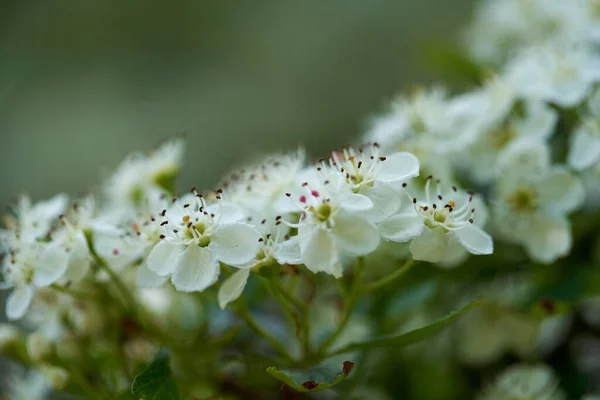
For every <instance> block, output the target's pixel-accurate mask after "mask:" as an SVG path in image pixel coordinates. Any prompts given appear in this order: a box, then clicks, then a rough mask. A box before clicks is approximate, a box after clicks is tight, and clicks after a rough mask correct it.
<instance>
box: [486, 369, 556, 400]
mask: <svg viewBox="0 0 600 400" xmlns="http://www.w3.org/2000/svg"><path fill="white" fill-rule="evenodd" d="M558 383H559V382H558V379H557V378H556V376H555V374H554V372H553V371H552V369H550V367H548V366H546V365H544V364H533V365H527V364H516V365H513V366H511V367H509V368H508V369H507V370H505V371H504V372H503V373H502V374H501V375H500V376H499V377H498V378H497V379H496V381H495V382H494V384H493V385H491V386H490V387H489V388H487V390H485V391H484V392H483V393H482V394H481V395H480V396H479V397H478V399H479V400H516V399H536V400H563V399H565V398H566V397H565V395H564V393H563V392H562V390H560V388H559V387H558Z"/></svg>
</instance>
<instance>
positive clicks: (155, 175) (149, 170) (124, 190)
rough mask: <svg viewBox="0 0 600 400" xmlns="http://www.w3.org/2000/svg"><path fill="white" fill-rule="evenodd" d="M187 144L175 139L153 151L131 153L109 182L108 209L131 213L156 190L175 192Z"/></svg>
mask: <svg viewBox="0 0 600 400" xmlns="http://www.w3.org/2000/svg"><path fill="white" fill-rule="evenodd" d="M183 147H184V142H183V140H181V139H172V140H169V141H166V142H165V143H163V144H162V145H161V146H159V147H158V148H157V149H155V150H154V151H152V152H150V153H149V154H143V153H133V154H131V155H129V156H128V157H127V158H126V159H125V161H123V162H122V163H121V165H119V167H118V168H117V170H116V171H115V172H114V173H113V174H112V176H110V177H109V179H108V180H107V182H106V183H105V187H104V193H105V197H106V200H107V203H108V209H109V210H110V211H111V212H112V213H113V214H114V215H116V216H117V217H118V216H120V215H123V214H125V215H127V214H129V215H131V213H133V212H135V210H136V208H137V207H138V206H139V205H140V204H141V203H143V201H144V199H145V198H146V196H147V194H148V192H149V191H151V190H152V189H154V190H157V189H163V190H167V191H170V192H173V191H174V187H173V182H174V178H175V175H176V174H177V172H178V171H179V169H180V167H181V158H182V155H183Z"/></svg>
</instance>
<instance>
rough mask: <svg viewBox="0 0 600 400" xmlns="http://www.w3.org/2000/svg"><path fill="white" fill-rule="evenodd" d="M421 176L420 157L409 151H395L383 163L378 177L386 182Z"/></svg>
mask: <svg viewBox="0 0 600 400" xmlns="http://www.w3.org/2000/svg"><path fill="white" fill-rule="evenodd" d="M415 176H419V159H418V158H417V157H415V156H414V155H412V154H411V153H407V152H400V153H394V154H392V155H390V156H388V157H386V159H385V161H383V162H382V163H381V167H380V169H379V173H378V174H377V179H378V180H381V181H384V182H402V181H406V180H408V179H410V178H414V177H415Z"/></svg>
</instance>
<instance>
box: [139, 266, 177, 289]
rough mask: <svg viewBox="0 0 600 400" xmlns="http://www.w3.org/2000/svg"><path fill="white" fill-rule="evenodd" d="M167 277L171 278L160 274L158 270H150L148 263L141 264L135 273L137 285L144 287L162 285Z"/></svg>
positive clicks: (150, 287) (149, 287) (151, 287)
mask: <svg viewBox="0 0 600 400" xmlns="http://www.w3.org/2000/svg"><path fill="white" fill-rule="evenodd" d="M167 279H169V278H168V277H167V276H160V275H158V274H157V273H156V272H153V271H150V270H149V269H148V266H147V265H146V264H142V265H140V266H139V267H138V269H137V271H136V274H135V280H136V283H137V286H138V287H140V288H143V289H153V288H158V287H161V286H162V285H163V284H164V283H165V282H166V281H167Z"/></svg>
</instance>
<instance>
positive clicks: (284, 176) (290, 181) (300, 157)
mask: <svg viewBox="0 0 600 400" xmlns="http://www.w3.org/2000/svg"><path fill="white" fill-rule="evenodd" d="M304 159H305V153H304V149H302V148H299V149H298V150H297V151H296V152H291V153H287V154H286V153H282V154H271V155H269V156H267V157H265V158H264V159H261V160H260V162H258V163H255V164H249V165H246V166H244V167H242V168H237V169H236V170H235V171H234V172H232V173H229V174H228V175H227V177H226V178H225V180H224V181H223V182H222V184H221V186H222V187H223V188H225V189H226V190H227V193H228V194H229V199H230V201H232V202H233V203H235V204H237V205H239V206H240V207H242V208H244V209H247V210H250V211H251V212H252V213H260V214H267V215H269V216H270V215H276V214H278V213H285V212H289V211H293V210H295V207H294V204H293V203H292V202H290V201H289V200H288V199H287V198H286V197H285V196H284V194H285V193H286V192H289V191H290V190H292V189H293V187H294V184H295V182H297V180H298V179H299V178H298V177H299V175H301V174H302V172H303V168H304Z"/></svg>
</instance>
